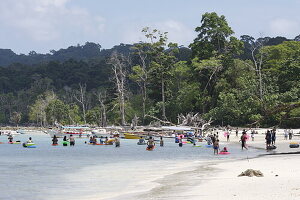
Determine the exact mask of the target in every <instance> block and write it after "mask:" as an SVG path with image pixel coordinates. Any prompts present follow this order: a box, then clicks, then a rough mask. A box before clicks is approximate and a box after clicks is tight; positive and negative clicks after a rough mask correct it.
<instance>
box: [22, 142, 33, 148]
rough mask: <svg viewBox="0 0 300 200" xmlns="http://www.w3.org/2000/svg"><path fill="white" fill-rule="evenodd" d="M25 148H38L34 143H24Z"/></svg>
mask: <svg viewBox="0 0 300 200" xmlns="http://www.w3.org/2000/svg"><path fill="white" fill-rule="evenodd" d="M23 147H26V148H36V144H34V143H23Z"/></svg>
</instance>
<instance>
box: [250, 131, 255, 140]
mask: <svg viewBox="0 0 300 200" xmlns="http://www.w3.org/2000/svg"><path fill="white" fill-rule="evenodd" d="M254 134H255V131H254V130H252V131H251V139H252V141H254Z"/></svg>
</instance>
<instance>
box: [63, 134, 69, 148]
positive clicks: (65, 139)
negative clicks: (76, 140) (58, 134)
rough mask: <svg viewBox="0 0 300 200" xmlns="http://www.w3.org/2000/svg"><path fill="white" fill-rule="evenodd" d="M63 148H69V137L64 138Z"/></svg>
mask: <svg viewBox="0 0 300 200" xmlns="http://www.w3.org/2000/svg"><path fill="white" fill-rule="evenodd" d="M63 146H68V139H67V136H64V138H63Z"/></svg>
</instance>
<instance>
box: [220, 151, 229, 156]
mask: <svg viewBox="0 0 300 200" xmlns="http://www.w3.org/2000/svg"><path fill="white" fill-rule="evenodd" d="M219 154H221V155H228V154H230V152H228V151H227V152H225V151H221V152H220V153H219Z"/></svg>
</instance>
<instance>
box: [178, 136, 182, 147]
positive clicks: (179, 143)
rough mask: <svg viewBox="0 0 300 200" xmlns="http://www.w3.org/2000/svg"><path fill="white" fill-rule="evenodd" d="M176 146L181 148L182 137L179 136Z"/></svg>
mask: <svg viewBox="0 0 300 200" xmlns="http://www.w3.org/2000/svg"><path fill="white" fill-rule="evenodd" d="M178 145H179V147H182V137H181V136H179V141H178Z"/></svg>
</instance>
